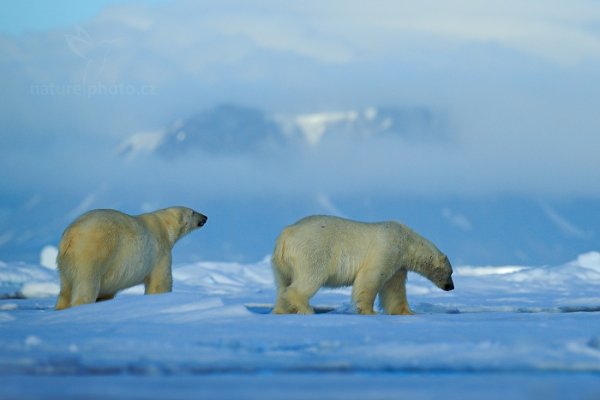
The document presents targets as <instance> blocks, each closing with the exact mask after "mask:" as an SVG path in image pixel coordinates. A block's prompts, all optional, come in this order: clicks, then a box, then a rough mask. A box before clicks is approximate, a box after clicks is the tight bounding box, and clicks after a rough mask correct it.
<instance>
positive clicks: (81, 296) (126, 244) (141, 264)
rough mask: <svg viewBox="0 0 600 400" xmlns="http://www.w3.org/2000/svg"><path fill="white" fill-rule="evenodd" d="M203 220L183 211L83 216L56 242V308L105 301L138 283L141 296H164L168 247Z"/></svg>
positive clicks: (169, 283) (168, 277)
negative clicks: (58, 281) (156, 294)
mask: <svg viewBox="0 0 600 400" xmlns="http://www.w3.org/2000/svg"><path fill="white" fill-rule="evenodd" d="M206 220H207V218H206V216H204V215H202V214H200V213H198V212H196V211H194V210H192V209H190V208H186V207H171V208H165V209H163V210H158V211H155V212H151V213H147V214H141V215H136V216H132V215H127V214H124V213H122V212H120V211H117V210H93V211H90V212H88V213H86V214H83V215H82V216H80V217H79V218H77V219H76V220H75V221H74V222H73V223H72V224H71V225H69V226H68V227H67V229H66V230H65V232H64V233H63V235H62V239H61V241H60V245H59V252H58V257H57V259H56V262H57V264H58V270H59V272H60V293H59V295H58V300H57V302H56V309H57V310H62V309H64V308H69V307H74V306H78V305H80V304H86V303H93V302H95V301H101V300H109V299H112V298H113V297H114V296H115V295H116V294H117V292H119V291H121V290H123V289H126V288H128V287H131V286H134V285H138V284H141V283H144V285H145V293H146V294H155V293H164V292H170V291H171V288H172V282H173V279H172V276H171V249H172V248H173V245H174V244H175V242H177V240H179V239H180V238H181V237H182V236H184V235H186V234H187V233H189V232H191V231H192V230H194V229H197V228H200V227H201V226H203V225H204V224H205V223H206Z"/></svg>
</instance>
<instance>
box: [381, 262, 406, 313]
mask: <svg viewBox="0 0 600 400" xmlns="http://www.w3.org/2000/svg"><path fill="white" fill-rule="evenodd" d="M406 272H407V271H406V269H403V268H401V269H400V270H398V272H396V273H395V274H394V275H393V276H392V277H391V278H390V279H389V280H388V281H387V282H386V283H385V284H384V285H383V287H382V288H381V291H380V292H379V299H380V301H381V306H382V307H383V310H384V311H385V313H386V314H390V315H412V314H414V313H413V312H412V311H411V309H410V307H409V306H408V301H407V299H406Z"/></svg>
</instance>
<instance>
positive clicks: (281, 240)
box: [271, 230, 292, 286]
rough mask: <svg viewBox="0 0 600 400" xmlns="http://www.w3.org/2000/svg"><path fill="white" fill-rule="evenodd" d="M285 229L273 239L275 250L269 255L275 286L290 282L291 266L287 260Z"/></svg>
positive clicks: (287, 284) (285, 284)
mask: <svg viewBox="0 0 600 400" xmlns="http://www.w3.org/2000/svg"><path fill="white" fill-rule="evenodd" d="M286 237H287V234H286V230H284V231H283V232H282V233H281V235H279V237H278V238H277V240H276V241H275V250H273V256H272V257H271V265H272V267H273V273H274V275H275V280H276V283H277V286H289V284H290V283H291V278H292V277H291V272H292V271H291V266H290V263H289V260H288V254H287V251H286V250H287V248H286Z"/></svg>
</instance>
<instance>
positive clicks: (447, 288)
mask: <svg viewBox="0 0 600 400" xmlns="http://www.w3.org/2000/svg"><path fill="white" fill-rule="evenodd" d="M443 289H444V290H445V291H446V292H449V291H450V290H454V282H453V281H452V278H448V282H446V284H445V285H444V287H443Z"/></svg>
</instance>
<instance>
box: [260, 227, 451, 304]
mask: <svg viewBox="0 0 600 400" xmlns="http://www.w3.org/2000/svg"><path fill="white" fill-rule="evenodd" d="M271 261H272V266H273V273H274V275H275V283H276V285H277V301H276V304H275V308H274V309H273V313H276V314H287V313H301V314H312V313H313V312H314V311H313V309H312V308H311V307H310V305H309V303H308V301H309V299H310V298H311V297H312V296H313V295H314V294H315V293H316V292H317V291H318V290H319V288H321V287H323V286H325V287H340V286H350V285H352V286H353V287H352V300H353V302H354V304H355V306H356V309H357V311H358V312H359V313H360V314H375V312H374V311H373V303H374V301H375V297H376V296H377V293H379V296H380V301H381V305H382V307H383V310H384V311H385V313H387V314H412V311H411V310H410V308H409V306H408V302H407V300H406V288H405V282H406V273H407V271H414V272H417V273H419V274H421V275H423V276H425V277H426V278H428V279H429V280H431V281H432V282H433V283H434V284H435V285H437V286H438V287H439V288H441V289H443V290H452V289H454V282H453V281H452V266H451V265H450V262H449V261H448V257H446V256H445V255H444V254H443V253H442V252H440V251H439V250H438V249H437V247H435V246H434V245H433V243H431V242H430V241H428V240H427V239H425V238H424V237H422V236H420V235H419V234H417V233H416V232H414V231H413V230H412V229H410V228H408V227H407V226H405V225H402V224H400V223H398V222H391V221H390V222H379V223H363V222H356V221H351V220H347V219H343V218H337V217H330V216H320V215H317V216H311V217H307V218H304V219H301V220H300V221H298V222H296V223H295V224H293V225H290V226H288V227H286V228H285V229H284V230H283V232H282V233H281V234H280V235H279V237H278V238H277V241H276V245H275V250H274V252H273V257H272V260H271Z"/></svg>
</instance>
